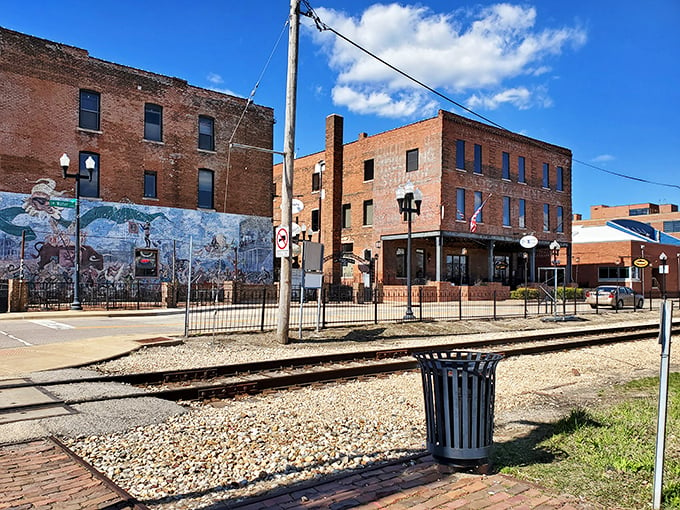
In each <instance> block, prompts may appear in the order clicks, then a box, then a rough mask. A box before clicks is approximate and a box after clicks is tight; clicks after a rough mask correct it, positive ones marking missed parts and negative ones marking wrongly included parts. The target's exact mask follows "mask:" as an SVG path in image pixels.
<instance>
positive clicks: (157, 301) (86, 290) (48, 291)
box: [28, 280, 162, 310]
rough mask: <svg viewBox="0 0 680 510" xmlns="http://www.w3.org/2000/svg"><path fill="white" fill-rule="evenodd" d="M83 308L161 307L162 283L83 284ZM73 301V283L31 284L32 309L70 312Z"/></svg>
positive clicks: (81, 296)
mask: <svg viewBox="0 0 680 510" xmlns="http://www.w3.org/2000/svg"><path fill="white" fill-rule="evenodd" d="M79 290H80V292H79V294H80V303H81V305H82V307H83V309H105V310H115V309H133V310H141V309H148V308H159V307H160V306H161V303H162V299H161V296H162V292H161V284H160V283H148V282H143V281H139V280H134V281H130V282H116V283H93V284H87V283H82V284H81V285H80V288H79ZM72 302H73V284H72V283H68V282H29V283H28V308H29V310H36V309H38V310H67V309H69V308H70V307H71V303H72Z"/></svg>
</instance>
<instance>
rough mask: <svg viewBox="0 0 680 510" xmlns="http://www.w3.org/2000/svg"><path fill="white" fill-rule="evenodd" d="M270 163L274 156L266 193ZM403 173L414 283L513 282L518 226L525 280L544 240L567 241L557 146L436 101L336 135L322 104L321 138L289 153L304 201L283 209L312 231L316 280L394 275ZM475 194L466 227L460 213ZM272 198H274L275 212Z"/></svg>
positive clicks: (567, 168)
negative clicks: (305, 151)
mask: <svg viewBox="0 0 680 510" xmlns="http://www.w3.org/2000/svg"><path fill="white" fill-rule="evenodd" d="M281 172H282V166H281V165H277V166H275V168H274V180H275V186H276V191H277V193H279V192H280V190H281ZM407 181H411V182H412V183H413V184H414V185H415V187H416V188H417V189H419V190H420V191H421V192H422V195H423V200H422V206H421V213H420V215H418V216H416V215H414V216H413V221H412V230H413V234H412V238H413V247H412V248H413V251H412V268H411V269H412V275H413V278H414V283H416V284H419V285H425V284H427V285H432V286H438V287H441V288H446V287H449V288H450V286H451V284H454V285H473V284H475V283H483V284H486V285H489V284H490V283H491V282H496V283H497V284H504V285H507V286H515V285H517V284H519V283H522V282H524V278H525V271H524V267H525V265H524V258H523V257H522V253H523V252H524V250H523V249H522V248H521V247H520V244H519V240H520V239H521V238H522V237H524V236H527V235H533V236H535V237H536V238H537V240H538V245H537V246H536V247H535V248H533V249H531V250H529V253H528V255H529V257H528V259H529V260H528V264H527V267H528V273H529V274H527V275H526V276H527V279H528V280H529V281H534V280H538V279H540V277H541V275H540V270H539V269H540V268H541V267H543V266H548V265H550V262H551V261H550V250H549V249H548V245H549V244H550V243H551V242H552V241H554V240H557V241H558V242H560V244H561V245H562V246H564V247H565V250H567V251H568V252H570V251H571V247H570V244H571V243H570V241H571V224H570V221H569V219H570V218H571V151H569V150H568V149H565V148H562V147H558V146H555V145H551V144H548V143H545V142H541V141H538V140H534V139H531V138H528V137H526V136H522V135H519V134H516V133H512V132H508V131H504V130H501V129H498V128H496V127H492V126H488V125H485V124H482V123H479V122H475V121H472V120H469V119H466V118H463V117H460V116H458V115H455V114H452V113H449V112H446V111H440V112H439V114H438V115H437V116H436V117H434V118H430V119H426V120H423V121H420V122H416V123H414V124H410V125H407V126H403V127H400V128H397V129H394V130H391V131H387V132H384V133H379V134H376V135H372V136H368V135H367V134H366V133H361V134H359V136H358V138H357V139H356V140H354V141H352V142H349V143H344V142H343V119H342V117H340V116H338V115H330V116H329V117H327V119H326V144H325V150H324V151H322V152H318V153H315V154H311V155H308V156H305V157H301V158H298V159H296V161H295V170H294V183H293V195H294V196H295V197H297V198H298V199H299V200H300V201H301V202H302V203H303V205H304V209H303V210H302V211H301V212H299V213H298V214H297V215H296V216H294V221H296V222H297V223H298V224H299V225H300V226H301V227H302V229H303V230H304V232H305V234H306V236H307V237H308V238H309V237H311V239H312V240H313V241H318V240H319V236H320V238H321V241H322V242H323V244H324V248H325V253H326V259H327V262H326V265H325V266H324V272H325V274H326V281H329V282H332V283H334V284H355V285H356V284H357V283H364V284H368V283H373V281H378V282H382V283H383V284H384V285H404V284H405V283H406V279H405V278H406V268H405V264H406V256H405V248H406V243H407V222H405V221H404V219H403V217H402V215H400V214H399V209H398V204H397V201H396V198H395V191H396V188H397V187H398V186H399V185H401V184H404V183H406V182H407ZM484 201H486V203H485V205H484V207H483V209H482V213H481V214H480V215H479V216H478V218H477V229H476V231H475V232H471V229H470V219H471V216H472V215H473V213H474V212H475V211H476V210H477V209H478V208H479V206H480V205H481V204H482V203H483V202H484ZM279 205H280V199H278V198H277V199H275V204H274V222H275V223H276V222H277V221H278V220H279V218H280V213H279V211H280V208H279ZM277 214H278V216H277ZM310 234H311V235H310ZM567 260H569V259H567ZM351 262H355V263H351ZM569 273H570V272H569V271H567V274H569Z"/></svg>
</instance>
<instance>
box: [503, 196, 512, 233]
mask: <svg viewBox="0 0 680 510" xmlns="http://www.w3.org/2000/svg"><path fill="white" fill-rule="evenodd" d="M511 205H512V201H511V200H510V197H503V226H504V227H510V226H512V215H511V214H510V206H511Z"/></svg>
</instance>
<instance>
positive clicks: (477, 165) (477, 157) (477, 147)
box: [475, 144, 482, 174]
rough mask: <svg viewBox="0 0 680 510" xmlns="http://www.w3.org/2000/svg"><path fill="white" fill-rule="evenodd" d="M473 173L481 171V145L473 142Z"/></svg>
mask: <svg viewBox="0 0 680 510" xmlns="http://www.w3.org/2000/svg"><path fill="white" fill-rule="evenodd" d="M475 173H476V174H481V173H482V146H481V145H479V144H475Z"/></svg>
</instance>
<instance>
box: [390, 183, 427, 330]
mask: <svg viewBox="0 0 680 510" xmlns="http://www.w3.org/2000/svg"><path fill="white" fill-rule="evenodd" d="M396 195H397V203H398V204H399V213H400V214H403V215H404V219H405V220H406V221H407V222H408V234H407V236H406V314H404V320H411V319H415V318H416V317H415V315H413V310H412V308H411V221H412V219H413V213H416V214H417V215H420V204H421V203H422V202H423V194H422V192H421V191H420V190H419V189H416V188H415V186H414V185H413V183H412V182H411V181H408V182H407V183H406V184H401V185H399V187H398V188H397V191H396Z"/></svg>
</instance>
